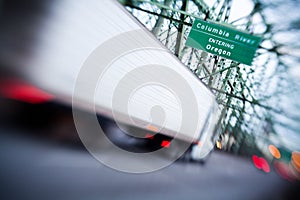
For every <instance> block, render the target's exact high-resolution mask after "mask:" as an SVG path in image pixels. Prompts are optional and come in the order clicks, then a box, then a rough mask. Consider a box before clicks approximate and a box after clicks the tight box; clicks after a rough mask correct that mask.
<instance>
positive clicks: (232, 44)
mask: <svg viewBox="0 0 300 200" xmlns="http://www.w3.org/2000/svg"><path fill="white" fill-rule="evenodd" d="M260 42H261V37H258V36H255V35H251V34H249V33H246V32H243V31H239V30H236V29H234V28H231V27H229V26H226V25H221V24H217V23H214V22H211V21H203V20H200V19H195V22H194V24H193V26H192V29H191V31H190V34H189V36H188V39H187V41H186V45H187V46H190V47H193V48H197V49H202V50H204V51H207V52H209V53H212V54H215V55H218V56H222V57H224V58H228V59H231V60H234V61H237V62H240V63H243V64H246V65H251V63H252V60H253V58H254V55H255V52H256V49H257V47H258V45H259V43H260Z"/></svg>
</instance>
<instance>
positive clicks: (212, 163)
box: [0, 127, 300, 200]
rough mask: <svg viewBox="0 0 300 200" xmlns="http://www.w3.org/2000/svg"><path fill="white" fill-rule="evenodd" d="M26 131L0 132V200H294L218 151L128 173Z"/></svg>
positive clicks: (272, 177)
mask: <svg viewBox="0 0 300 200" xmlns="http://www.w3.org/2000/svg"><path fill="white" fill-rule="evenodd" d="M26 131H28V130H19V129H15V128H3V127H1V129H0V133H1V134H0V160H1V165H0V181H1V183H0V185H1V187H0V191H1V192H0V195H1V196H0V197H1V199H10V200H13V199H22V200H24V199H44V200H46V199H51V200H53V199H63V200H67V199H85V200H86V199H97V200H98V199H130V200H132V199H151V200H152V199H255V200H257V199H300V198H299V197H300V196H299V185H297V184H295V183H293V184H292V183H290V182H288V181H286V180H283V179H282V178H280V177H279V176H278V175H277V174H276V173H275V172H273V171H271V172H270V173H268V174H266V173H264V172H263V171H259V170H257V169H256V168H255V167H254V166H253V164H252V163H251V159H247V158H243V157H238V156H233V155H230V154H227V153H224V152H216V151H215V152H213V153H212V155H211V157H210V159H209V160H208V161H207V163H206V164H204V165H201V164H199V163H190V162H182V161H178V162H175V163H173V164H172V165H170V166H168V167H166V168H164V169H162V170H159V171H156V172H152V173H146V174H128V173H124V172H119V171H116V170H113V169H110V168H108V167H106V166H104V165H102V164H101V163H99V162H98V161H97V160H95V159H94V158H93V157H92V156H91V155H90V154H89V153H88V152H87V151H85V150H84V148H77V147H74V146H72V145H71V146H70V145H67V144H66V143H59V142H57V140H56V141H55V140H50V141H49V140H48V139H47V137H46V138H45V137H43V138H40V137H39V136H37V135H38V134H44V133H43V131H41V130H40V129H39V131H40V133H38V134H35V135H34V136H32V134H31V135H30V136H28V134H27V133H26ZM30 131H34V130H30ZM35 131H36V130H35ZM46 131H47V130H45V132H46Z"/></svg>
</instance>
